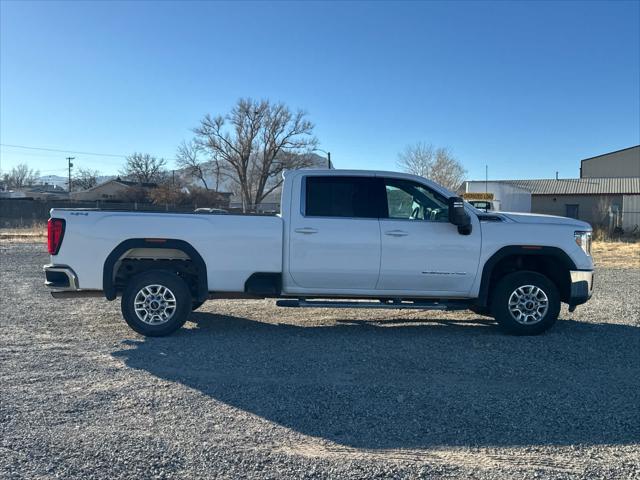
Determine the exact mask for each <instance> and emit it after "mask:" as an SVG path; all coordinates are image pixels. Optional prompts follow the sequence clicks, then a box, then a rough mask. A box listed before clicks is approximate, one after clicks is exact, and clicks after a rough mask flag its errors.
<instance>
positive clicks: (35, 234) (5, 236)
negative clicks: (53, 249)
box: [0, 223, 47, 243]
mask: <svg viewBox="0 0 640 480" xmlns="http://www.w3.org/2000/svg"><path fill="white" fill-rule="evenodd" d="M46 241H47V224H46V223H41V224H38V223H36V224H33V225H32V226H30V227H20V228H17V227H16V228H0V243H41V242H45V243H46Z"/></svg>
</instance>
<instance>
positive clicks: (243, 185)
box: [194, 98, 318, 211]
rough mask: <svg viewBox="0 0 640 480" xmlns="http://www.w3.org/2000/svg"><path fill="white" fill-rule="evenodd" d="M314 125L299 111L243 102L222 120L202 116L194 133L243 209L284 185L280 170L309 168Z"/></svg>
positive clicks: (241, 100)
mask: <svg viewBox="0 0 640 480" xmlns="http://www.w3.org/2000/svg"><path fill="white" fill-rule="evenodd" d="M313 127H314V125H313V123H311V122H310V121H309V120H307V118H306V113H305V112H303V111H300V110H299V111H297V112H295V113H293V112H291V111H290V110H289V108H288V107H287V106H286V105H284V104H283V103H277V104H272V103H270V102H269V101H268V100H260V101H257V100H253V99H251V98H247V99H240V100H238V103H237V104H236V106H235V107H234V108H233V109H232V110H231V112H229V113H228V114H227V115H225V116H222V115H219V116H217V117H212V116H211V115H206V116H205V117H204V118H203V119H202V120H201V122H200V126H198V127H197V128H195V129H194V132H195V134H196V138H195V141H196V143H197V144H198V145H199V146H200V147H202V148H203V149H205V150H206V151H207V152H208V153H209V155H210V156H211V158H214V159H217V160H218V161H219V162H220V166H221V170H222V174H224V175H225V176H226V177H228V178H229V179H231V180H232V182H233V183H234V184H235V185H236V187H237V190H238V192H239V194H240V198H241V199H242V205H243V210H244V211H247V210H251V209H253V208H255V206H256V205H258V204H259V203H260V202H261V201H262V200H263V199H264V198H265V197H266V196H267V195H268V194H269V193H271V192H273V191H274V190H275V189H276V188H278V187H279V186H280V185H281V184H282V178H281V173H282V172H283V170H287V169H294V168H300V167H304V166H308V165H310V163H311V158H310V156H309V155H308V154H309V153H310V152H311V151H312V150H313V149H314V148H315V147H316V145H317V143H318V140H317V139H316V138H315V137H314V136H313Z"/></svg>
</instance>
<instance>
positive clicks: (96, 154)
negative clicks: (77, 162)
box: [0, 143, 171, 158]
mask: <svg viewBox="0 0 640 480" xmlns="http://www.w3.org/2000/svg"><path fill="white" fill-rule="evenodd" d="M0 146H2V147H9V148H23V149H25V150H40V151H43V152H56V153H74V154H76V155H91V156H96V157H114V158H127V157H128V155H120V154H116V153H98V152H81V151H78V150H62V149H58V148H44V147H32V146H30V145H15V144H9V143H0ZM155 156H156V157H159V158H171V157H170V156H165V155H155Z"/></svg>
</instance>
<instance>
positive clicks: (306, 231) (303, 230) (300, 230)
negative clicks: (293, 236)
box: [294, 227, 318, 235]
mask: <svg viewBox="0 0 640 480" xmlns="http://www.w3.org/2000/svg"><path fill="white" fill-rule="evenodd" d="M294 231H295V232H296V233H304V234H305V235H310V234H312V233H318V230H316V229H315V228H309V227H305V228H296V229H295V230H294Z"/></svg>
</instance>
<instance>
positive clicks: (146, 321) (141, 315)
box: [121, 271, 192, 337]
mask: <svg viewBox="0 0 640 480" xmlns="http://www.w3.org/2000/svg"><path fill="white" fill-rule="evenodd" d="M191 306H192V299H191V292H189V287H187V284H186V283H185V282H184V281H183V280H182V279H181V278H180V277H179V276H177V275H176V274H174V273H170V272H163V271H150V272H145V273H141V274H139V275H136V276H135V277H133V278H132V279H131V280H130V281H129V283H128V284H127V286H126V288H125V290H124V292H123V294H122V303H121V309H122V316H123V317H124V319H125V321H126V322H127V324H128V325H129V326H130V327H131V328H132V329H133V330H135V331H136V332H138V333H139V334H141V335H145V336H147V337H161V336H164V335H169V334H171V333H173V332H175V331H176V330H178V329H179V328H180V327H182V325H184V322H186V320H187V317H188V316H189V314H190V313H191Z"/></svg>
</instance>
